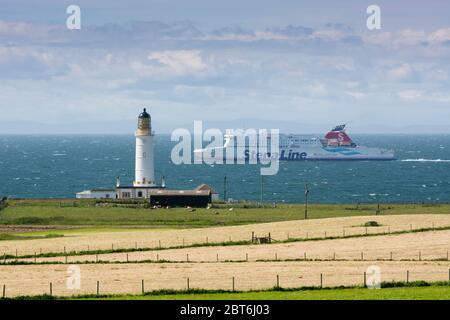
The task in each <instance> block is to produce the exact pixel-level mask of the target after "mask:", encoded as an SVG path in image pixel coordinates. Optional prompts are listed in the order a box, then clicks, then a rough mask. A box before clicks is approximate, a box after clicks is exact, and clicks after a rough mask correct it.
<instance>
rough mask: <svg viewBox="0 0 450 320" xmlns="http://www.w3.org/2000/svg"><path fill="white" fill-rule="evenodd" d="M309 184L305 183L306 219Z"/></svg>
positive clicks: (306, 214)
mask: <svg viewBox="0 0 450 320" xmlns="http://www.w3.org/2000/svg"><path fill="white" fill-rule="evenodd" d="M308 194H309V189H308V184H306V185H305V220H306V219H308Z"/></svg>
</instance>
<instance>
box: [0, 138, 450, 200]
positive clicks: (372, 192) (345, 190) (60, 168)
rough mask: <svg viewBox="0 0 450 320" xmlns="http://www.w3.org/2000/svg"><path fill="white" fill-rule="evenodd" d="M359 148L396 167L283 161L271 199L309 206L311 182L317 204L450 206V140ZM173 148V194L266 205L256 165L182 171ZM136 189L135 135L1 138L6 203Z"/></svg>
mask: <svg viewBox="0 0 450 320" xmlns="http://www.w3.org/2000/svg"><path fill="white" fill-rule="evenodd" d="M353 138H354V140H355V141H356V142H358V143H359V144H362V145H366V146H372V147H383V148H393V149H395V150H396V156H397V157H398V159H399V160H397V161H390V162H354V161H350V162H342V161H341V162H332V161H324V162H281V163H280V171H279V173H278V174H277V175H276V176H267V177H265V178H264V184H263V186H264V187H263V198H264V201H270V202H290V203H292V202H302V201H303V198H304V195H303V194H304V193H303V190H304V185H305V183H306V182H308V183H309V186H310V189H311V192H310V199H311V201H312V202H324V203H325V202H326V203H356V202H422V201H423V202H450V135H420V136H412V135H381V136H375V135H359V136H358V135H354V136H353ZM173 145H174V143H173V142H171V141H170V137H169V136H164V135H160V136H156V139H155V152H156V156H155V165H156V176H157V178H158V179H160V177H161V176H163V175H164V176H166V182H167V187H169V188H193V187H195V186H197V185H199V184H200V183H202V182H205V183H207V184H210V185H211V186H212V187H214V188H215V189H217V191H219V192H220V193H222V190H223V176H224V175H225V174H226V175H227V176H228V195H229V197H231V198H234V199H250V200H259V199H260V193H261V177H260V175H259V167H258V166H255V165H215V166H209V165H181V166H176V165H174V164H172V162H171V160H170V151H171V148H172V146H173ZM118 175H120V176H121V180H122V183H123V184H125V183H131V182H132V180H133V176H134V137H133V136H131V135H130V136H0V181H1V183H0V196H3V195H6V196H12V197H25V198H42V197H49V198H61V197H64V198H73V197H74V196H75V193H76V192H78V191H82V190H85V189H90V188H99V187H102V188H111V187H114V185H115V177H116V176H118Z"/></svg>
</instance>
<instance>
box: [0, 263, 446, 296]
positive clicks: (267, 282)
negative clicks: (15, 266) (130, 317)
mask: <svg viewBox="0 0 450 320" xmlns="http://www.w3.org/2000/svg"><path fill="white" fill-rule="evenodd" d="M380 280H381V281H383V282H384V283H386V282H406V283H408V282H415V281H425V282H430V283H431V282H445V281H448V283H449V286H450V269H447V270H443V269H441V270H436V271H430V270H428V271H424V270H401V271H389V272H382V273H381V278H380ZM0 281H1V280H0ZM367 281H368V275H367V274H366V273H365V272H349V273H336V272H331V271H324V272H322V273H312V272H308V273H302V272H301V271H298V272H295V273H293V272H280V273H273V272H267V273H266V274H264V275H263V276H262V275H261V274H260V273H257V274H256V275H253V276H251V273H248V274H245V275H244V274H242V273H241V274H238V275H234V274H232V273H230V274H227V275H223V274H216V275H215V274H208V275H207V276H206V275H200V274H190V275H189V276H184V277H175V276H170V275H167V274H166V275H159V276H158V277H153V278H148V277H141V278H140V277H139V276H136V275H135V276H133V277H127V278H122V279H121V278H115V279H105V278H104V277H99V278H98V279H95V278H94V277H93V276H89V277H88V278H87V279H82V282H81V285H80V288H79V289H69V288H68V286H67V281H66V279H61V278H59V279H55V278H52V279H44V278H36V279H31V280H23V279H15V280H9V281H7V282H3V284H1V282H0V289H1V290H2V292H1V293H2V297H3V298H7V297H16V296H31V295H44V294H46V295H55V296H76V295H100V294H101V295H106V294H123V295H139V294H143V293H148V292H152V291H158V290H177V291H189V290H224V291H252V290H267V289H272V288H279V289H281V288H284V289H294V288H299V289H301V288H305V287H316V288H332V287H340V286H366V285H367Z"/></svg>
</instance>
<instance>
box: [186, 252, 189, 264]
mask: <svg viewBox="0 0 450 320" xmlns="http://www.w3.org/2000/svg"><path fill="white" fill-rule="evenodd" d="M186 262H189V253H186Z"/></svg>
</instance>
